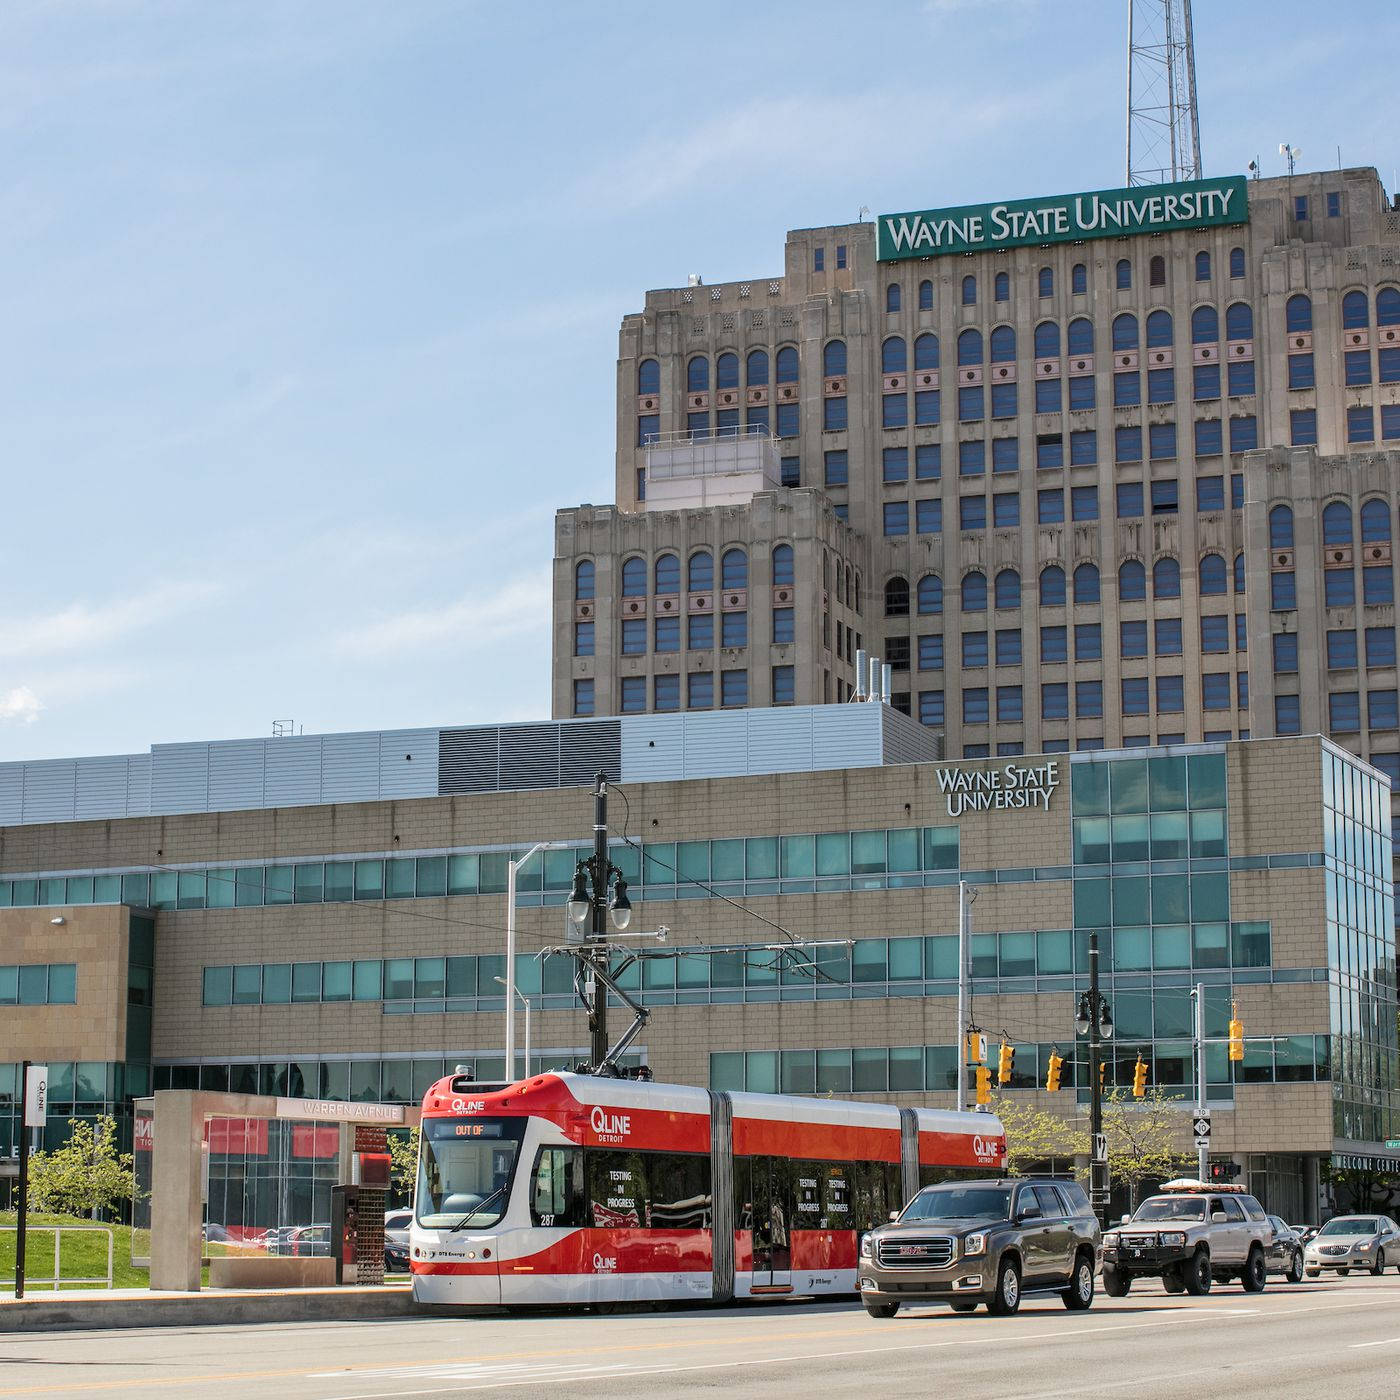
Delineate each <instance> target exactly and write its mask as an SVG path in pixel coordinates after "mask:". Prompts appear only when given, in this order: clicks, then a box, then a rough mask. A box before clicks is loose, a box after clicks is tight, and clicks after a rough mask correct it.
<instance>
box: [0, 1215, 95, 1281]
mask: <svg viewBox="0 0 1400 1400" xmlns="http://www.w3.org/2000/svg"><path fill="white" fill-rule="evenodd" d="M44 1231H49V1232H50V1233H51V1234H52V1235H53V1275H52V1276H51V1277H40V1276H39V1275H37V1274H35V1273H33V1272H32V1271H31V1270H30V1268H29V1267H28V1264H29V1263H30V1259H32V1256H30V1259H27V1260H26V1261H25V1262H26V1267H25V1270H24V1283H25V1287H28V1286H29V1285H30V1284H34V1285H36V1286H38V1287H40V1288H42V1287H46V1286H49V1287H52V1288H53V1289H54V1291H55V1292H57V1291H58V1289H60V1288H63V1287H65V1286H67V1285H70V1284H102V1285H103V1286H104V1287H107V1288H110V1287H111V1286H112V1258H113V1249H114V1247H115V1243H116V1241H115V1232H114V1231H113V1230H112V1228H111V1227H110V1226H108V1225H30V1226H29V1227H28V1228H27V1229H26V1230H25V1236H26V1239H27V1240H29V1239H32V1238H33V1236H35V1235H38V1234H42V1233H43V1232H44ZM0 1233H4V1234H7V1235H15V1236H16V1237H17V1238H16V1243H18V1235H19V1227H18V1226H16V1225H0ZM93 1233H101V1234H105V1235H106V1236H107V1277H106V1278H68V1277H66V1276H65V1275H64V1274H63V1271H62V1269H61V1268H60V1264H61V1262H62V1258H63V1237H64V1235H81V1234H93ZM14 1282H15V1277H14V1274H13V1273H12V1274H11V1275H10V1276H9V1278H8V1279H5V1278H3V1277H0V1285H4V1284H6V1283H9V1284H10V1285H11V1286H13V1284H14Z"/></svg>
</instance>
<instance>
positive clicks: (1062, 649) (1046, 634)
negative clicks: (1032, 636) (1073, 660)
mask: <svg viewBox="0 0 1400 1400" xmlns="http://www.w3.org/2000/svg"><path fill="white" fill-rule="evenodd" d="M1040 659H1041V662H1042V663H1044V664H1046V665H1053V664H1055V663H1058V662H1062V661H1068V660H1069V642H1068V634H1067V631H1066V629H1065V628H1063V627H1042V628H1041V629H1040Z"/></svg>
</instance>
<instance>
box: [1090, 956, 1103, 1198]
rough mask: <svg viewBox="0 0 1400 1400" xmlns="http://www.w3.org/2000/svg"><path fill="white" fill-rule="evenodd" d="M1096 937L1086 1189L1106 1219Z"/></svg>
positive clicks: (1091, 964)
mask: <svg viewBox="0 0 1400 1400" xmlns="http://www.w3.org/2000/svg"><path fill="white" fill-rule="evenodd" d="M1099 1011H1100V1003H1099V935H1098V934H1097V932H1094V931H1092V930H1091V931H1090V933H1089V1158H1090V1163H1091V1165H1090V1168H1089V1173H1090V1182H1089V1184H1090V1186H1092V1187H1093V1188H1094V1196H1095V1197H1096V1199H1095V1200H1094V1203H1093V1204H1094V1206H1095V1208H1096V1210H1097V1211H1098V1213H1099V1215H1100V1218H1102V1219H1104V1220H1106V1219H1107V1217H1108V1200H1107V1198H1106V1194H1105V1190H1104V1188H1105V1185H1106V1183H1105V1182H1104V1180H1103V1178H1104V1177H1106V1176H1107V1174H1108V1173H1107V1170H1106V1168H1107V1162H1102V1163H1101V1160H1100V1155H1099V1140H1100V1139H1101V1138H1102V1136H1103V1093H1102V1090H1101V1089H1100V1087H1099Z"/></svg>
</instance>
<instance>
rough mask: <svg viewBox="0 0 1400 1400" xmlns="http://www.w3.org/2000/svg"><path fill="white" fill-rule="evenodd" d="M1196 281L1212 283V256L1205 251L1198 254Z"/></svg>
mask: <svg viewBox="0 0 1400 1400" xmlns="http://www.w3.org/2000/svg"><path fill="white" fill-rule="evenodd" d="M1196 281H1198V282H1209V281H1210V254H1209V253H1207V252H1206V251H1205V250H1204V249H1202V250H1201V251H1200V252H1199V253H1197V254H1196Z"/></svg>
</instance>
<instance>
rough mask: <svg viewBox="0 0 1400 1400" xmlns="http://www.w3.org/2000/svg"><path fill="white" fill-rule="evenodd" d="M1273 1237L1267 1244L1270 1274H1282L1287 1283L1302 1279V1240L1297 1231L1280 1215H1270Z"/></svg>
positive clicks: (1298, 1281)
mask: <svg viewBox="0 0 1400 1400" xmlns="http://www.w3.org/2000/svg"><path fill="white" fill-rule="evenodd" d="M1269 1224H1270V1225H1271V1226H1273V1231H1274V1238H1273V1242H1272V1243H1271V1244H1270V1245H1269V1254H1268V1266H1269V1272H1270V1273H1271V1274H1282V1275H1283V1276H1284V1278H1286V1279H1287V1280H1288V1281H1289V1283H1302V1281H1303V1241H1302V1238H1301V1237H1300V1236H1299V1234H1298V1231H1297V1230H1295V1229H1294V1228H1293V1226H1292V1225H1289V1224H1288V1223H1287V1222H1285V1221H1284V1220H1283V1219H1282V1218H1281V1217H1280V1216H1277V1215H1271V1216H1270V1217H1269Z"/></svg>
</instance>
